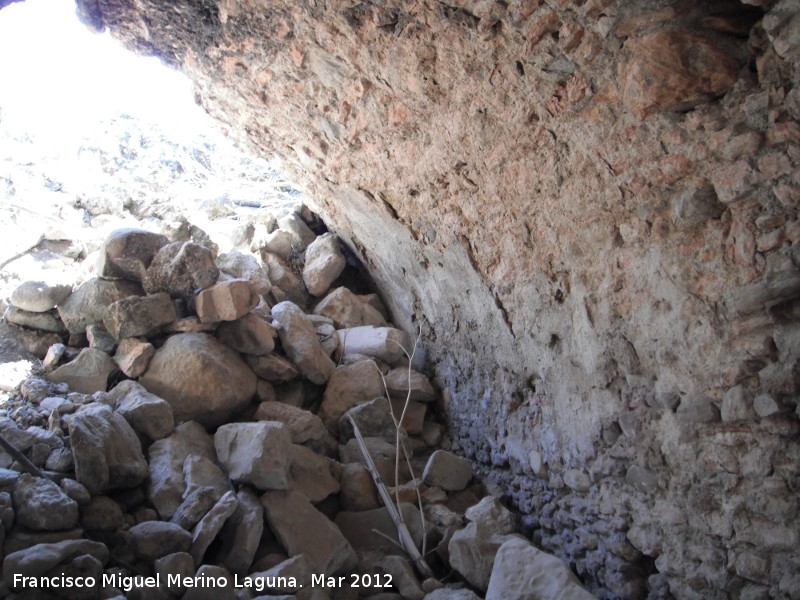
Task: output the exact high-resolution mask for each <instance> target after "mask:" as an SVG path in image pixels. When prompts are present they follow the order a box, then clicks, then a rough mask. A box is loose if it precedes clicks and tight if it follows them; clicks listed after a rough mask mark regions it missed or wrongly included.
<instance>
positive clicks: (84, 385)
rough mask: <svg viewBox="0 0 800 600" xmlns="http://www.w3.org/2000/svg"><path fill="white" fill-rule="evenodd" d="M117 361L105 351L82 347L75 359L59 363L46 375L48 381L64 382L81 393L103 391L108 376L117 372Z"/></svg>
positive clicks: (106, 385) (106, 384)
mask: <svg viewBox="0 0 800 600" xmlns="http://www.w3.org/2000/svg"><path fill="white" fill-rule="evenodd" d="M118 370H119V369H118V368H117V363H115V362H114V360H113V359H112V358H111V357H110V356H109V355H108V354H106V353H105V352H103V351H101V350H96V349H95V348H84V349H83V350H81V352H80V354H78V356H77V357H76V358H75V360H73V361H70V362H68V363H66V364H64V365H61V366H60V367H58V368H57V369H55V370H54V371H52V372H51V373H50V374H49V375H48V376H47V377H48V379H50V381H55V382H57V383H66V384H67V385H68V386H69V388H70V389H71V390H72V391H75V392H80V393H81V394H93V393H95V392H105V391H106V389H107V388H108V380H109V378H110V377H111V376H112V375H113V374H114V373H116V372H118Z"/></svg>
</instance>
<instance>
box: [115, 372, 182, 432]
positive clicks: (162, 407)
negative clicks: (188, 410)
mask: <svg viewBox="0 0 800 600" xmlns="http://www.w3.org/2000/svg"><path fill="white" fill-rule="evenodd" d="M111 396H112V398H114V399H115V400H116V404H115V405H114V409H115V410H116V411H117V412H118V413H119V414H121V415H122V416H123V417H125V420H126V421H128V423H130V425H131V427H133V429H134V431H136V432H137V433H140V434H142V435H144V436H147V437H148V438H149V439H151V440H160V439H162V438H164V437H166V436H168V435H169V434H170V433H172V429H173V428H174V427H175V420H174V418H173V415H172V406H170V404H169V403H168V402H167V401H166V400H164V399H163V398H159V397H158V396H156V395H154V394H151V393H150V392H148V391H147V390H146V389H145V388H144V386H142V385H141V384H139V383H137V382H135V381H132V380H127V381H123V382H121V383H119V384H118V385H116V386H115V387H114V389H113V390H111Z"/></svg>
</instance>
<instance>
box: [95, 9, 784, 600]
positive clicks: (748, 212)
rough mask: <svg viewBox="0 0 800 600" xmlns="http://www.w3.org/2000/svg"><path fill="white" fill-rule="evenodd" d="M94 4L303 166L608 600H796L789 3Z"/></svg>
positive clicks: (473, 419)
mask: <svg viewBox="0 0 800 600" xmlns="http://www.w3.org/2000/svg"><path fill="white" fill-rule="evenodd" d="M79 5H80V10H81V12H82V14H83V15H84V18H85V20H87V22H89V23H91V24H93V25H94V26H95V27H96V28H98V29H102V28H106V27H107V28H110V29H111V31H112V33H113V34H114V35H115V36H117V37H119V38H121V39H123V40H124V41H125V42H126V43H127V44H128V45H129V46H130V47H131V48H133V49H135V50H137V51H139V52H142V53H146V54H157V55H160V56H162V57H163V58H164V59H165V60H167V61H168V62H169V63H171V64H174V65H176V66H179V67H180V68H182V69H183V70H185V71H186V72H187V73H188V74H189V75H190V76H191V77H192V78H193V79H194V80H195V82H196V83H197V87H198V98H199V100H200V101H201V102H202V103H203V105H204V106H205V107H206V108H207V109H208V111H209V112H210V113H211V114H212V115H214V116H216V117H217V118H218V119H219V120H220V121H222V122H224V123H226V124H227V126H228V128H229V129H230V131H231V134H232V135H235V136H239V137H241V138H242V139H246V140H247V141H248V142H249V143H251V144H252V145H254V146H255V147H256V148H258V149H259V150H260V151H262V152H263V153H265V154H271V153H278V154H279V155H281V156H283V157H284V158H285V159H286V164H287V167H288V168H290V169H291V170H292V171H293V172H294V174H295V176H296V177H297V178H298V179H299V180H300V181H301V182H303V183H304V184H305V185H306V187H307V189H308V191H309V193H310V195H311V197H312V198H313V201H314V202H315V203H316V206H314V208H316V209H317V210H319V211H320V212H321V213H322V214H323V215H324V216H325V217H326V219H327V220H328V222H329V223H330V226H331V228H332V229H334V230H335V231H336V232H337V233H338V234H339V235H341V236H342V237H343V238H344V239H345V240H347V242H348V243H349V244H350V245H351V246H352V248H353V250H354V251H355V252H356V254H357V255H358V256H359V257H360V258H361V259H362V260H363V262H364V263H365V265H366V266H367V268H368V269H369V271H370V272H371V273H372V275H373V276H374V278H375V280H376V282H377V283H378V285H379V286H380V289H381V291H382V294H383V295H384V297H385V299H386V301H387V303H388V304H389V305H390V306H391V308H392V309H393V311H394V313H395V316H396V321H398V322H399V323H402V324H403V325H404V326H405V327H406V328H408V329H409V330H413V329H415V328H417V327H421V329H422V332H423V341H424V349H425V352H426V358H427V360H428V361H430V362H431V363H432V364H433V365H435V375H436V380H437V382H438V384H439V385H440V386H441V389H442V391H443V398H444V401H443V406H442V410H443V411H445V413H446V416H447V418H448V420H449V422H450V424H451V426H452V431H451V435H452V437H453V439H454V440H455V442H456V443H457V444H458V445H459V446H460V448H461V450H462V451H463V453H464V454H466V455H467V456H469V457H471V458H472V459H474V460H475V461H477V462H478V463H480V464H483V465H484V466H485V468H487V469H489V468H491V469H493V472H494V475H493V476H494V477H496V479H497V481H498V483H500V485H501V486H502V487H503V488H504V489H505V490H506V491H507V492H508V493H509V495H510V497H511V498H512V499H513V501H514V502H515V503H516V505H517V506H518V507H519V508H520V509H522V510H523V511H524V512H525V513H527V514H528V515H529V517H528V524H529V526H530V527H531V531H532V532H533V536H534V540H535V541H536V542H537V543H538V544H540V545H541V546H542V547H543V548H544V549H546V550H548V551H551V552H554V553H555V554H558V555H559V556H561V557H564V558H566V559H568V560H569V561H570V562H571V563H572V565H573V566H574V567H575V569H576V571H577V572H578V574H579V575H580V576H581V577H583V578H584V580H585V581H586V582H587V584H588V585H589V587H590V589H592V590H593V591H594V592H595V593H596V594H597V595H598V596H600V597H609V598H610V597H622V598H639V597H644V596H646V595H647V594H648V593H649V595H650V596H651V597H669V594H670V593H671V594H672V595H674V596H675V597H679V598H726V597H734V598H766V597H790V596H794V597H797V595H800V575H798V573H800V551H799V550H798V548H799V547H800V530H799V529H798V525H797V518H798V491H800V445H798V431H799V430H800V426H799V425H798V417H797V414H796V412H795V411H796V410H798V409H797V402H798V382H799V381H800V362H799V358H800V323H799V322H798V317H800V268H799V267H800V265H799V263H800V253H799V251H800V221H798V206H800V187H798V186H800V168H799V167H798V163H800V146H799V145H798V141H799V140H800V135H799V134H800V124H799V123H798V121H799V120H800V89H798V87H797V84H798V78H799V73H800V71H799V68H800V43H798V41H800V12H798V4H797V3H796V2H795V1H794V0H783V1H781V2H777V3H776V2H773V1H771V0H748V3H747V4H743V3H741V2H739V1H737V0H712V1H707V2H692V1H685V2H681V1H679V2H676V3H670V2H666V1H658V0H648V1H642V2H640V1H632V0H628V1H622V0H618V1H615V0H586V1H574V2H569V1H567V0H543V1H542V0H512V1H509V2H501V1H493V0H476V1H467V0H449V2H446V3H445V2H437V1H433V0H419V1H414V2H399V1H389V2H382V1H381V2H379V1H375V2H370V1H364V2H356V1H354V0H351V1H341V0H330V1H323V0H307V1H300V2H294V1H291V2H290V1H270V2H264V1H258V0H242V1H234V0H176V1H175V2H170V3H163V2H156V1H154V0H136V1H135V2H134V1H133V0H80V1H79ZM648 590H649V591H648Z"/></svg>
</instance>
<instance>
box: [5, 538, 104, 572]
mask: <svg viewBox="0 0 800 600" xmlns="http://www.w3.org/2000/svg"><path fill="white" fill-rule="evenodd" d="M80 556H92V557H94V558H95V559H97V560H99V561H100V562H101V563H102V564H106V563H107V562H108V559H109V553H108V548H106V546H105V545H104V544H101V543H100V542H93V541H91V540H64V541H62V542H55V543H52V544H47V543H44V544H37V545H35V546H32V547H30V548H26V549H24V550H19V551H17V552H13V553H9V554H8V555H6V557H5V560H4V561H3V579H4V580H5V581H6V582H11V581H13V580H14V574H15V573H16V574H19V575H22V576H24V577H40V576H42V575H45V574H47V573H49V572H50V571H52V570H53V569H54V568H55V567H57V566H59V565H62V564H65V563H66V564H69V563H70V562H72V560H73V559H75V558H77V557H80Z"/></svg>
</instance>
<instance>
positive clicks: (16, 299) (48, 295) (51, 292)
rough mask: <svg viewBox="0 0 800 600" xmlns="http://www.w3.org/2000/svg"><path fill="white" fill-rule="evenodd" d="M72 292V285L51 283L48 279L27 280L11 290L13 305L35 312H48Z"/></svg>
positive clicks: (11, 302) (10, 297)
mask: <svg viewBox="0 0 800 600" xmlns="http://www.w3.org/2000/svg"><path fill="white" fill-rule="evenodd" d="M71 293H72V286H70V285H63V284H49V283H47V282H46V281H25V282H23V283H21V284H19V285H18V286H17V287H15V288H14V290H13V291H12V292H11V295H10V296H9V298H8V301H9V303H10V304H11V306H15V307H17V308H19V309H21V310H26V311H28V312H33V313H43V312H47V311H49V310H51V309H53V308H55V307H56V306H58V305H59V304H60V303H61V302H62V301H63V300H65V299H66V297H67V296H69V295H70V294H71Z"/></svg>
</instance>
